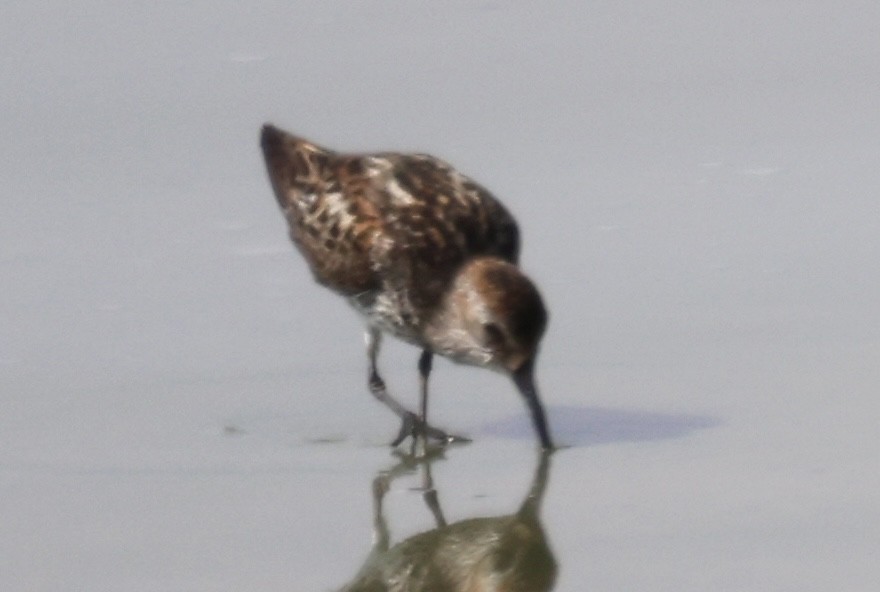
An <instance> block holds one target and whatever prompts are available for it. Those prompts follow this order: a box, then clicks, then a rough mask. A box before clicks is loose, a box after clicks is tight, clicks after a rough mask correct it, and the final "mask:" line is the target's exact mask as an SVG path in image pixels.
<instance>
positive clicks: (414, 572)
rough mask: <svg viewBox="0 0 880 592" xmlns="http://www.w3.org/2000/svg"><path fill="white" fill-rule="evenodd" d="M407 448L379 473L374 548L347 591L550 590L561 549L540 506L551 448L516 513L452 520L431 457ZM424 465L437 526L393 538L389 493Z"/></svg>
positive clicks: (426, 497)
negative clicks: (386, 505)
mask: <svg viewBox="0 0 880 592" xmlns="http://www.w3.org/2000/svg"><path fill="white" fill-rule="evenodd" d="M441 456H442V453H439V452H438V453H433V454H431V455H429V456H428V457H426V458H425V459H419V460H417V459H414V458H413V457H411V456H404V457H402V460H401V462H400V463H399V464H397V465H396V466H395V467H394V468H392V469H390V470H389V471H383V472H382V473H380V474H379V475H378V476H377V477H376V478H375V480H374V481H373V538H374V544H373V548H372V550H371V552H370V554H369V556H368V557H367V559H366V561H365V562H364V565H363V567H361V569H360V571H359V572H358V573H357V575H356V576H355V578H354V579H353V580H352V581H351V582H350V583H349V584H347V585H346V586H345V587H343V588H341V590H340V592H382V591H388V592H390V591H394V592H417V591H418V592H429V591H435V590H436V591H438V592H439V591H443V592H456V591H465V590H507V591H509V592H526V591H528V592H542V591H546V590H550V589H551V587H552V586H553V583H554V582H555V580H556V572H557V566H556V560H555V559H554V557H553V554H552V552H551V551H550V547H549V545H548V543H547V539H546V537H545V535H544V530H543V528H542V527H541V523H540V520H539V518H538V513H539V511H540V506H541V500H542V498H543V496H544V492H545V490H546V488H547V481H548V474H549V470H550V454H549V453H542V454H541V455H540V457H539V459H538V463H537V466H536V468H535V474H534V477H533V478H532V484H531V487H530V488H529V491H528V494H527V495H526V498H525V500H524V501H523V502H522V504H521V506H520V508H519V510H518V511H517V512H516V513H515V514H511V515H506V516H497V517H484V518H471V519H468V520H462V521H460V522H455V523H453V524H448V523H447V522H446V518H445V516H444V515H443V510H442V509H441V507H440V502H439V499H438V497H437V491H436V490H435V489H434V484H433V479H432V477H431V463H432V462H434V461H435V460H437V459H438V458H440V457H441ZM416 469H419V470H421V474H422V485H423V491H424V494H423V496H424V500H425V504H426V505H427V507H428V509H429V510H430V512H431V514H432V515H433V516H434V521H435V523H436V524H437V526H436V528H434V529H432V530H429V531H426V532H422V533H420V534H417V535H414V536H412V537H410V538H408V539H406V540H404V541H402V542H400V543H397V544H396V545H394V546H391V535H390V532H389V529H388V524H387V522H386V521H385V517H384V515H383V501H384V498H385V494H386V493H387V492H388V490H389V488H390V485H391V482H392V481H393V480H394V479H395V478H396V477H398V476H400V475H402V474H406V473H411V472H413V471H414V470H416Z"/></svg>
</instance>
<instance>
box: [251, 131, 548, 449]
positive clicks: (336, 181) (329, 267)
mask: <svg viewBox="0 0 880 592" xmlns="http://www.w3.org/2000/svg"><path fill="white" fill-rule="evenodd" d="M261 145H262V149H263V155H264V157H265V160H266V167H267V170H268V173H269V179H270V181H271V183H272V188H273V190H274V192H275V197H276V198H277V200H278V204H279V205H280V207H281V210H282V212H283V213H284V216H285V218H286V219H287V223H288V226H289V228H290V237H291V239H292V240H293V242H294V244H295V245H296V246H297V247H298V249H299V251H300V252H301V253H302V255H303V257H304V258H305V259H306V262H307V263H308V265H309V267H310V268H311V271H312V273H313V275H314V277H315V280H316V281H317V282H318V283H320V284H322V285H324V286H326V287H328V288H330V289H331V290H333V291H334V292H336V293H338V294H340V295H342V296H343V297H345V298H346V299H347V300H348V302H349V303H350V304H351V305H352V306H353V307H354V308H355V309H356V310H357V311H358V312H359V313H360V314H361V315H362V316H363V317H364V319H365V320H366V325H367V332H366V341H367V355H368V356H369V388H370V392H371V393H372V394H373V395H374V396H375V397H376V398H377V399H379V400H380V401H382V402H383V403H384V404H385V405H387V406H388V407H389V408H391V409H392V410H393V411H394V412H395V413H396V414H397V415H398V416H399V417H400V418H401V420H402V425H401V428H400V432H399V434H398V436H397V437H396V438H395V440H394V441H393V443H392V444H393V445H395V446H396V445H397V444H399V443H400V442H402V441H403V440H404V439H405V438H406V437H407V436H410V435H412V436H413V437H414V438H415V437H416V436H419V435H421V436H424V437H425V438H431V439H434V440H439V441H441V442H450V441H454V440H455V439H456V437H455V436H450V435H448V434H447V433H446V432H444V431H443V430H440V429H437V428H435V427H433V426H430V425H429V424H428V423H427V412H428V376H429V374H430V373H431V365H432V360H433V356H434V354H439V355H441V356H444V357H446V358H449V359H451V360H453V361H455V362H459V363H463V364H470V365H474V366H481V367H485V368H490V369H493V370H497V371H500V372H502V373H505V374H507V375H509V376H511V377H512V378H513V381H514V383H515V384H516V386H517V388H518V389H519V392H520V393H521V394H522V396H523V398H524V399H525V402H526V404H527V405H528V408H529V410H530V412H531V415H532V421H533V424H534V427H535V430H536V432H537V435H538V438H539V439H540V442H541V446H542V447H544V448H545V449H550V448H552V447H553V444H552V441H551V438H550V432H549V429H548V427H547V421H546V419H545V417H544V409H543V407H542V406H541V401H540V399H539V398H538V391H537V388H536V386H535V378H534V372H535V361H536V356H537V354H538V345H539V342H540V340H541V337H542V336H543V334H544V329H545V327H546V324H547V311H546V309H545V308H544V304H543V302H542V300H541V296H540V294H539V293H538V290H537V288H536V287H535V285H534V284H533V283H532V282H531V280H529V278H528V277H526V276H525V275H524V274H523V273H522V272H521V271H520V269H519V268H518V267H517V258H518V255H519V242H520V241H519V229H518V227H517V224H516V221H515V220H514V219H513V217H512V216H511V215H510V213H509V212H508V211H507V210H506V209H505V208H504V206H503V205H502V204H501V203H500V202H499V201H498V200H497V199H495V198H494V197H493V196H492V195H491V194H490V193H489V192H488V191H487V190H486V189H484V188H483V187H481V186H480V185H478V184H477V183H476V182H474V181H473V180H471V179H469V178H468V177H466V176H464V175H463V174H461V173H459V172H458V171H456V170H455V169H454V168H452V166H450V165H449V164H447V163H445V162H443V161H442V160H440V159H438V158H435V157H433V156H429V155H426V154H401V153H392V152H386V153H375V154H344V153H337V152H334V151H331V150H328V149H326V148H322V147H320V146H318V145H317V144H314V143H312V142H309V141H308V140H305V139H303V138H299V137H296V136H294V135H292V134H289V133H287V132H284V131H282V130H280V129H278V128H276V127H274V126H272V125H268V124H267V125H265V126H263V130H262V136H261ZM383 333H389V334H391V335H393V336H395V337H398V338H400V339H402V340H403V341H406V342H408V343H411V344H413V345H415V346H417V347H419V348H421V350H422V353H421V357H420V358H419V363H418V369H419V374H420V378H421V382H420V383H421V399H420V408H419V414H418V415H416V414H415V413H413V412H411V411H408V410H407V409H406V408H405V407H404V406H403V405H401V404H400V403H399V402H398V401H397V400H395V399H394V398H392V397H391V396H390V395H389V394H388V391H387V389H386V387H385V382H384V381H383V380H382V378H381V377H380V376H379V372H378V369H377V365H376V360H377V356H378V354H379V347H380V344H381V338H382V334H383Z"/></svg>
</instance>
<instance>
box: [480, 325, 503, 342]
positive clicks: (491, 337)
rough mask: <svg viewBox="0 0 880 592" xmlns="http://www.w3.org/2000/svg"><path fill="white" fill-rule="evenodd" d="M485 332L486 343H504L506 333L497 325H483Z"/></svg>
mask: <svg viewBox="0 0 880 592" xmlns="http://www.w3.org/2000/svg"><path fill="white" fill-rule="evenodd" d="M483 332H484V333H485V335H486V343H489V344H492V345H501V344H503V343H504V332H503V331H502V330H501V327H499V326H498V325H496V324H495V323H483Z"/></svg>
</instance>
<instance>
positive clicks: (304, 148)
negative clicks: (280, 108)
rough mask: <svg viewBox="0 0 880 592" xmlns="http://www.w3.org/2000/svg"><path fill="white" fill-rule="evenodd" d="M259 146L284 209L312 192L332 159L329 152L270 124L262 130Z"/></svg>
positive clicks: (273, 186) (277, 196) (276, 194)
mask: <svg viewBox="0 0 880 592" xmlns="http://www.w3.org/2000/svg"><path fill="white" fill-rule="evenodd" d="M260 146H261V147H262V148H263V157H264V158H265V160H266V171H267V172H268V173H269V180H270V181H271V182H272V188H273V189H274V190H275V197H276V198H277V199H278V203H279V205H280V206H281V207H282V208H285V209H286V208H288V207H289V206H290V205H291V203H292V202H293V201H294V200H296V199H297V198H298V197H299V196H302V195H303V194H307V193H311V192H312V191H314V187H315V185H317V184H319V183H320V182H321V173H322V170H323V169H324V168H325V166H326V163H327V160H328V159H329V157H330V155H331V152H330V151H329V150H325V149H324V148H321V147H320V146H317V145H315V144H313V143H311V142H309V141H308V140H304V139H302V138H298V137H296V136H294V135H293V134H289V133H287V132H285V131H284V130H282V129H279V128H277V127H275V126H274V125H272V124H269V123H267V124H265V125H264V126H263V130H262V132H261V134H260Z"/></svg>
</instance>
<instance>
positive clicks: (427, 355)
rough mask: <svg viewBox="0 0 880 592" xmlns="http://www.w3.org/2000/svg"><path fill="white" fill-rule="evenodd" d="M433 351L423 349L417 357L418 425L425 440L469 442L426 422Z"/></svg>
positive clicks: (447, 442) (445, 442)
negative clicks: (418, 388)
mask: <svg viewBox="0 0 880 592" xmlns="http://www.w3.org/2000/svg"><path fill="white" fill-rule="evenodd" d="M433 361H434V353H433V352H432V351H431V350H429V349H423V350H422V355H421V356H420V357H419V386H420V387H421V389H420V390H421V392H420V400H419V427H420V428H421V430H422V431H423V436H424V439H425V442H426V443H427V439H428V438H431V439H434V440H438V441H440V442H442V443H443V444H449V443H452V442H470V440H468V439H467V438H465V437H463V436H453V435H451V434H447V433H446V432H444V431H443V430H441V429H438V428H435V427H433V426H432V425H431V424H429V423H428V377H430V375H431V368H432V366H433Z"/></svg>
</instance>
